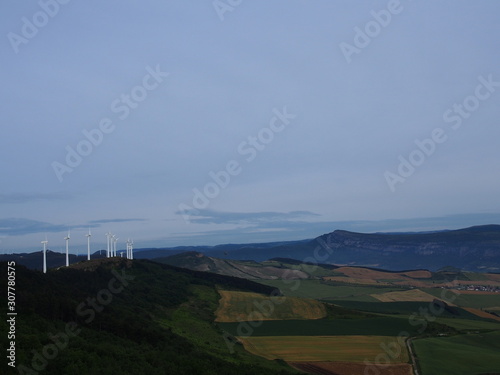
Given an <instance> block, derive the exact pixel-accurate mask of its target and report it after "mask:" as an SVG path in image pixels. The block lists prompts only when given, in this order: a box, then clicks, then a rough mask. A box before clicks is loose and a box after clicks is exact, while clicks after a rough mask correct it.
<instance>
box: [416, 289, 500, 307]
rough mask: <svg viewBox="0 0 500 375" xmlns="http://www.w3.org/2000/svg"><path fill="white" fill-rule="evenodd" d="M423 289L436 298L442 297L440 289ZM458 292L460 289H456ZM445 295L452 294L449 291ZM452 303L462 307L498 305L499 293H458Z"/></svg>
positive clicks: (499, 302)
mask: <svg viewBox="0 0 500 375" xmlns="http://www.w3.org/2000/svg"><path fill="white" fill-rule="evenodd" d="M422 290H423V291H425V292H427V293H429V294H432V295H433V296H436V297H437V298H440V299H442V297H441V293H442V289H436V288H425V289H422ZM456 292H457V293H459V292H460V291H458V290H457V291H456ZM446 295H447V296H450V295H452V294H451V293H447V294H446ZM452 303H453V304H455V305H458V306H462V307H474V308H476V309H480V308H488V307H495V306H500V293H496V294H464V293H461V294H460V293H459V294H457V295H456V298H455V299H454V300H453V301H452Z"/></svg>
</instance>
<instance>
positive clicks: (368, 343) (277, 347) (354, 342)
mask: <svg viewBox="0 0 500 375" xmlns="http://www.w3.org/2000/svg"><path fill="white" fill-rule="evenodd" d="M242 342H243V345H244V346H245V349H247V350H248V351H249V352H251V353H253V354H256V355H260V356H262V357H264V358H267V359H271V360H272V359H283V360H285V361H339V362H354V363H362V362H363V361H364V360H366V359H369V358H370V359H371V358H375V357H376V356H378V355H379V354H380V353H383V350H382V347H383V346H384V345H394V344H396V345H398V348H399V350H398V352H399V355H398V356H397V357H396V358H390V360H391V363H405V362H407V361H408V352H407V349H406V345H405V344H404V341H401V340H400V341H399V342H398V340H397V338H396V337H387V336H383V337H379V336H320V337H319V336H312V337H311V336H305V337H304V336H298V337H297V336H284V337H283V336H274V337H249V338H244V339H242ZM387 358H389V357H387Z"/></svg>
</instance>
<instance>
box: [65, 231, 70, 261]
mask: <svg viewBox="0 0 500 375" xmlns="http://www.w3.org/2000/svg"><path fill="white" fill-rule="evenodd" d="M70 238H71V237H70V236H69V230H68V235H67V236H66V237H64V239H65V240H66V267H68V266H69V239H70Z"/></svg>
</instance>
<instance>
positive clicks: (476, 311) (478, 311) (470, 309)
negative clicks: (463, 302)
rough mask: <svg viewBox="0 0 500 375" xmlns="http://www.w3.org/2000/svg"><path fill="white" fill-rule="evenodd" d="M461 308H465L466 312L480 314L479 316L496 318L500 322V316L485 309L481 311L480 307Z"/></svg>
mask: <svg viewBox="0 0 500 375" xmlns="http://www.w3.org/2000/svg"><path fill="white" fill-rule="evenodd" d="M463 309H464V310H467V311H468V312H470V313H472V314H474V315H477V316H480V317H481V318H486V319H493V320H498V321H499V322H500V316H496V315H493V314H489V313H487V312H486V311H482V310H480V309H474V308H472V307H464V308H463Z"/></svg>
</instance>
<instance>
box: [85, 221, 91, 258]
mask: <svg viewBox="0 0 500 375" xmlns="http://www.w3.org/2000/svg"><path fill="white" fill-rule="evenodd" d="M85 237H87V260H90V237H92V234H91V233H90V228H89V233H88V234H86V235H85Z"/></svg>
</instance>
